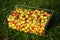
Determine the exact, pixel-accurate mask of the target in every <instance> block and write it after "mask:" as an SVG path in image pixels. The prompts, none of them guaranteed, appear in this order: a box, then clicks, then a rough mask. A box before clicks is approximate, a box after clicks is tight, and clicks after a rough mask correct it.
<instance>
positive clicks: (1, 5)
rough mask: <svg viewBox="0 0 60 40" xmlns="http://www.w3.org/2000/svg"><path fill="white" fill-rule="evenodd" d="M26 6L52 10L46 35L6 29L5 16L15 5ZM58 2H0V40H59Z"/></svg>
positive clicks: (29, 0)
mask: <svg viewBox="0 0 60 40" xmlns="http://www.w3.org/2000/svg"><path fill="white" fill-rule="evenodd" d="M17 4H21V5H27V6H33V7H40V8H46V9H52V10H54V14H53V17H52V19H51V21H50V23H49V25H48V29H47V30H46V34H45V35H42V36H39V35H35V34H29V33H24V32H19V31H17V30H12V29H10V28H8V25H7V21H6V16H7V15H8V14H9V12H10V11H11V10H12V9H13V8H14V6H15V5H17ZM59 39H60V1H58V0H0V40H59Z"/></svg>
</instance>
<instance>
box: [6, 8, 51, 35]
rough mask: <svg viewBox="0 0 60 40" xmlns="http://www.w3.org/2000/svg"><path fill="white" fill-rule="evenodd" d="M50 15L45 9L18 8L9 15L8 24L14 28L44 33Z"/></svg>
mask: <svg viewBox="0 0 60 40" xmlns="http://www.w3.org/2000/svg"><path fill="white" fill-rule="evenodd" d="M50 16H51V14H50V13H48V12H47V11H44V10H31V9H23V8H16V10H14V11H12V12H11V14H10V15H9V16H8V18H7V21H8V26H9V27H10V28H12V29H17V30H20V31H24V32H29V33H35V34H43V33H44V31H45V27H46V23H47V21H48V19H49V17H50Z"/></svg>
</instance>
